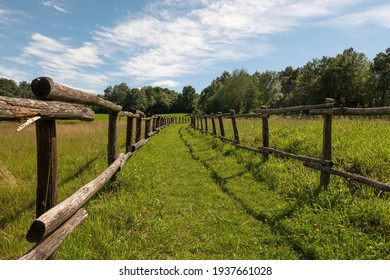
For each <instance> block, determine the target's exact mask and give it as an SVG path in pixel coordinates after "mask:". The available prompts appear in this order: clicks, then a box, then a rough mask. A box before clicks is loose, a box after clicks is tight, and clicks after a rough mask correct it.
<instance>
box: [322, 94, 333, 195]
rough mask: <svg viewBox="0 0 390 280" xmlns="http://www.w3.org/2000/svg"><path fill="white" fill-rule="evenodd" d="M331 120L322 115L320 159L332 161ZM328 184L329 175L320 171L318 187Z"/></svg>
mask: <svg viewBox="0 0 390 280" xmlns="http://www.w3.org/2000/svg"><path fill="white" fill-rule="evenodd" d="M331 103H334V100H333V99H331V98H326V99H325V104H331ZM332 119H333V116H332V115H331V114H330V115H324V130H323V142H322V159H323V160H329V161H332ZM329 183H330V173H329V172H326V171H321V177H320V185H321V186H322V187H324V188H327V187H328V186H329Z"/></svg>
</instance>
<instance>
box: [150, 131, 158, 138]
mask: <svg viewBox="0 0 390 280" xmlns="http://www.w3.org/2000/svg"><path fill="white" fill-rule="evenodd" d="M157 133H159V131H157V130H155V131H152V132H149V137H152V136H153V135H155V134H157Z"/></svg>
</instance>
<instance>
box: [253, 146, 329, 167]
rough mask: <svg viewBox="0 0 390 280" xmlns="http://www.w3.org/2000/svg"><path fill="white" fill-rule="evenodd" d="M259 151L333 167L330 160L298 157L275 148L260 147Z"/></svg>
mask: <svg viewBox="0 0 390 280" xmlns="http://www.w3.org/2000/svg"><path fill="white" fill-rule="evenodd" d="M259 150H262V151H263V152H264V153H271V154H275V155H278V156H281V157H288V158H293V159H296V160H301V161H308V162H314V163H318V164H323V165H325V166H332V165H333V162H332V161H329V160H323V159H319V158H313V157H307V156H301V155H296V154H292V153H288V152H284V151H281V150H277V149H274V148H269V147H259Z"/></svg>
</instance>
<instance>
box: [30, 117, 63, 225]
mask: <svg viewBox="0 0 390 280" xmlns="http://www.w3.org/2000/svg"><path fill="white" fill-rule="evenodd" d="M36 141H37V193H36V213H35V215H36V217H37V218H38V217H39V216H41V215H42V214H43V213H45V212H46V211H47V210H49V209H50V208H52V207H53V206H55V205H56V204H57V190H58V179H57V171H58V160H57V133H56V121H55V120H38V121H37V122H36Z"/></svg>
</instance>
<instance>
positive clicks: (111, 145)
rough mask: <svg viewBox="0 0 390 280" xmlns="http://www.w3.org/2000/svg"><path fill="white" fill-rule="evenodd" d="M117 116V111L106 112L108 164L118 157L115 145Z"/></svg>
mask: <svg viewBox="0 0 390 280" xmlns="http://www.w3.org/2000/svg"><path fill="white" fill-rule="evenodd" d="M117 118H118V112H116V111H109V113H108V145H107V153H108V156H107V160H108V166H110V165H111V164H112V163H113V162H114V161H115V160H116V158H117V157H118V145H117V135H118V134H117V125H116V124H117Z"/></svg>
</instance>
